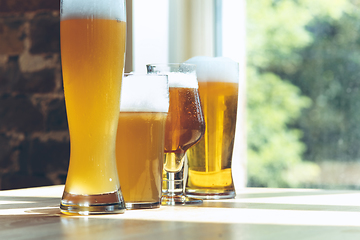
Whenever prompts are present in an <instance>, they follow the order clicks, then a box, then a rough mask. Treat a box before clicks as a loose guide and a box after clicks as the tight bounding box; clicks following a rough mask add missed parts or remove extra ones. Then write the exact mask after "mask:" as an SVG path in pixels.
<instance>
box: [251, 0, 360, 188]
mask: <svg viewBox="0 0 360 240" xmlns="http://www.w3.org/2000/svg"><path fill="white" fill-rule="evenodd" d="M357 2H358V1H355V0H354V1H351V0H336V1H328V0H316V1H312V0H272V1H271V0H257V1H247V61H248V66H247V86H248V89H247V98H248V109H247V114H248V119H247V122H248V126H247V128H248V186H261V187H306V186H317V184H319V182H318V178H319V174H320V172H321V169H320V167H319V163H321V162H322V161H324V160H333V161H343V160H347V161H355V160H359V159H360V147H359V146H360V128H359V127H357V126H358V125H359V124H358V123H360V35H359V33H360V7H359V3H357ZM357 128H359V130H357Z"/></svg>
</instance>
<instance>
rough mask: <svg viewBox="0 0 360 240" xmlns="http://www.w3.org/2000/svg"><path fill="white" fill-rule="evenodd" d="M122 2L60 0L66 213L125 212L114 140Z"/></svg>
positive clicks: (121, 62)
mask: <svg viewBox="0 0 360 240" xmlns="http://www.w3.org/2000/svg"><path fill="white" fill-rule="evenodd" d="M125 19H126V18H125V2H124V0H101V1H98V0H61V19H60V20H61V22H60V36H61V60H62V70H63V83H64V94H65V102H66V111H67V118H68V124H69V132H70V148H71V151H70V163H69V170H68V174H67V179H66V184H65V189H64V193H63V197H62V200H61V204H60V209H61V212H63V213H66V214H82V215H89V214H100V213H122V212H124V211H125V204H124V201H123V197H122V194H121V191H120V184H119V179H118V175H117V171H116V159H115V140H116V129H117V123H118V117H119V104H120V102H119V101H120V88H121V80H122V75H123V68H124V58H125V55H124V52H125V38H126V37H125V35H126V24H125Z"/></svg>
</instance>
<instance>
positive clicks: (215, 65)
mask: <svg viewBox="0 0 360 240" xmlns="http://www.w3.org/2000/svg"><path fill="white" fill-rule="evenodd" d="M185 63H192V64H195V65H196V74H197V77H198V81H199V82H219V81H222V82H233V83H238V82H239V64H238V63H237V62H235V61H233V60H231V59H229V58H226V57H203V56H197V57H193V58H190V59H189V60H187V61H186V62H185Z"/></svg>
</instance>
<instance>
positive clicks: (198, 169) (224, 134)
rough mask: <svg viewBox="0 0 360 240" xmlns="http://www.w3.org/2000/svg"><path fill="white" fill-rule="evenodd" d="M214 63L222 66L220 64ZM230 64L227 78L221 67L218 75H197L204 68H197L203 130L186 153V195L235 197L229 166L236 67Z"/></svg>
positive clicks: (233, 118) (235, 91)
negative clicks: (201, 137) (197, 141)
mask: <svg viewBox="0 0 360 240" xmlns="http://www.w3.org/2000/svg"><path fill="white" fill-rule="evenodd" d="M193 63H194V62H193ZM217 64H219V65H220V66H221V64H222V63H217ZM226 64H227V63H226ZM228 65H230V66H231V64H228ZM233 66H235V74H233V76H232V78H230V79H228V78H221V72H222V71H224V70H221V69H220V74H216V73H213V74H210V75H209V74H208V75H204V74H202V73H201V72H200V74H199V71H202V70H203V69H202V66H201V65H200V66H199V68H198V69H197V73H198V81H199V93H200V98H201V104H202V109H203V112H204V118H205V123H206V131H205V135H204V138H203V139H202V140H201V141H200V142H199V143H198V144H197V145H195V146H194V147H193V148H190V149H189V150H188V152H187V157H188V159H189V161H188V163H189V168H188V178H187V183H186V189H185V192H186V194H187V195H188V196H194V197H195V196H196V197H200V198H205V199H212V198H232V197H234V196H235V190H234V184H233V179H232V171H231V165H232V154H233V147H234V138H235V126H236V114H237V104H238V80H237V79H238V75H237V71H238V68H237V65H233ZM231 71H234V70H231ZM207 73H209V72H207ZM224 75H226V73H225V74H224Z"/></svg>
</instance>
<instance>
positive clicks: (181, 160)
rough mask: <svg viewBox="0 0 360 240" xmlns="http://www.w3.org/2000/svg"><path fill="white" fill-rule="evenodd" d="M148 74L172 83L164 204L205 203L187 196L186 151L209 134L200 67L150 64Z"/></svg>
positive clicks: (167, 129)
mask: <svg viewBox="0 0 360 240" xmlns="http://www.w3.org/2000/svg"><path fill="white" fill-rule="evenodd" d="M147 72H148V74H166V75H168V81H169V97H170V104H169V112H168V116H167V119H166V124H165V146H164V148H165V150H164V152H165V155H164V171H163V194H162V204H163V205H176V204H180V205H184V204H191V203H201V202H202V200H200V199H194V198H188V197H187V196H185V194H184V164H185V159H186V155H185V153H186V151H187V150H188V149H189V148H190V147H191V146H193V145H194V144H196V143H197V142H198V141H199V140H200V139H201V138H202V136H203V135H204V133H205V121H204V117H203V112H202V109H201V104H200V97H199V92H198V82H197V79H196V66H195V65H193V64H184V63H180V64H176V63H173V64H149V65H147Z"/></svg>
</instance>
